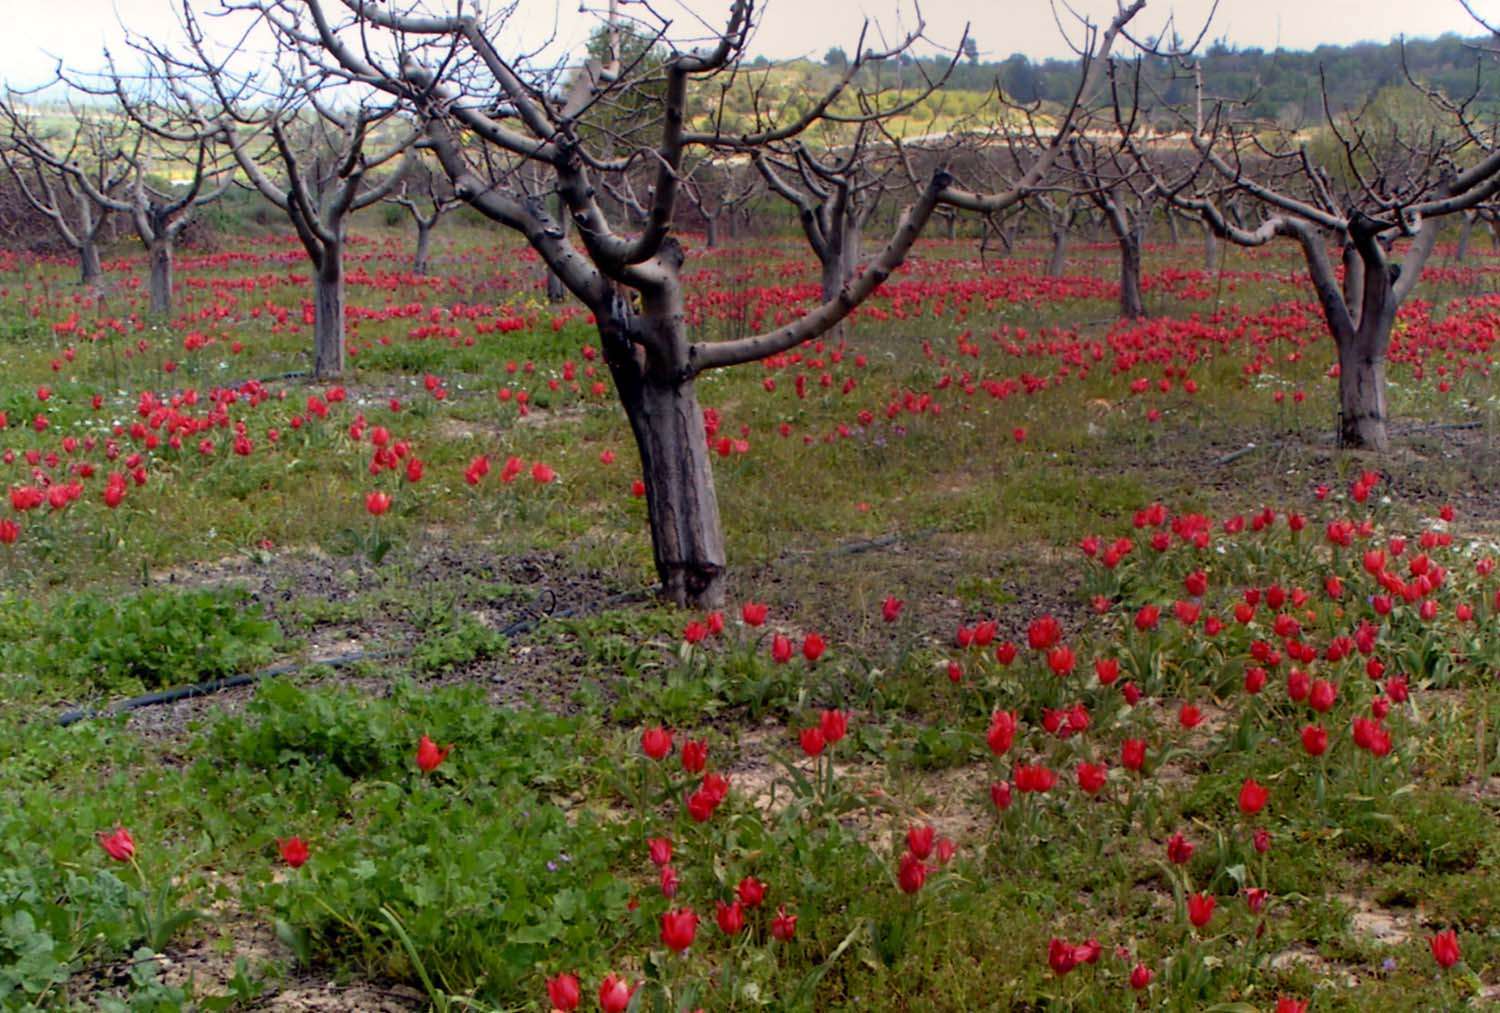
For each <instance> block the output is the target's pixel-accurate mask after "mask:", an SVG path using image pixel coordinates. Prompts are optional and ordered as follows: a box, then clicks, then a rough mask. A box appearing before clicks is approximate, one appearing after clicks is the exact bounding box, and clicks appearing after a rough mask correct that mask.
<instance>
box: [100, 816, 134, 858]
mask: <svg viewBox="0 0 1500 1013" xmlns="http://www.w3.org/2000/svg"><path fill="white" fill-rule="evenodd" d="M96 836H97V837H98V840H99V847H101V848H103V849H104V853H105V854H106V855H108V856H109V857H110V858H113V859H114V860H115V861H117V862H128V861H130V860H131V859H133V858H134V857H135V838H134V837H131V836H130V831H129V830H126V829H125V828H124V827H123V826H121V825H120V824H118V823H116V824H115V828H114V829H113V830H110V831H104V830H101V831H99V833H98V834H97V835H96Z"/></svg>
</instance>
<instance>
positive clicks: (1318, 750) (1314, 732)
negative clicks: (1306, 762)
mask: <svg viewBox="0 0 1500 1013" xmlns="http://www.w3.org/2000/svg"><path fill="white" fill-rule="evenodd" d="M1302 748H1303V749H1305V750H1307V755H1308V756H1322V755H1323V753H1324V752H1326V751H1327V749H1328V730H1327V729H1326V728H1324V727H1323V726H1322V725H1307V726H1306V727H1304V728H1303V729H1302Z"/></svg>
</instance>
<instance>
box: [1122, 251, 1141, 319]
mask: <svg viewBox="0 0 1500 1013" xmlns="http://www.w3.org/2000/svg"><path fill="white" fill-rule="evenodd" d="M1145 315H1146V304H1145V303H1144V302H1143V301H1142V300H1141V240H1140V234H1139V233H1137V232H1134V231H1132V232H1131V233H1130V234H1129V235H1127V236H1124V237H1122V238H1121V239H1120V316H1122V317H1124V318H1125V319H1126V320H1139V319H1140V318H1141V317H1144V316H1145Z"/></svg>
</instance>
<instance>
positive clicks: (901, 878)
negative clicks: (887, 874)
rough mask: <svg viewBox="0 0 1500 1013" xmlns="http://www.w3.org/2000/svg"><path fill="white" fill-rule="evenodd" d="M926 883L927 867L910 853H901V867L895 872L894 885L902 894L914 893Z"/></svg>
mask: <svg viewBox="0 0 1500 1013" xmlns="http://www.w3.org/2000/svg"><path fill="white" fill-rule="evenodd" d="M925 882H927V866H925V865H923V864H922V860H921V859H920V858H918V857H917V856H916V855H914V854H912V853H911V852H910V851H906V852H902V854H901V865H900V867H899V869H898V870H897V872H896V883H897V884H898V885H899V886H900V887H901V892H902V893H916V892H917V891H918V890H920V889H922V884H923V883H925Z"/></svg>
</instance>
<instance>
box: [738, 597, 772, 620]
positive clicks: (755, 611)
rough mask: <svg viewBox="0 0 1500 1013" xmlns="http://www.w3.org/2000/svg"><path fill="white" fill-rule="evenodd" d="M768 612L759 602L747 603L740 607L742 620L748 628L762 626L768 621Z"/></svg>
mask: <svg viewBox="0 0 1500 1013" xmlns="http://www.w3.org/2000/svg"><path fill="white" fill-rule="evenodd" d="M767 611H769V610H768V609H767V608H766V606H765V605H763V604H761V603H759V602H746V603H745V604H744V605H742V606H741V607H740V618H741V619H743V620H744V621H745V625H746V626H760V625H762V624H763V623H764V622H765V621H766V613H767Z"/></svg>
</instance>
